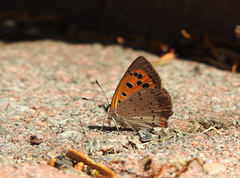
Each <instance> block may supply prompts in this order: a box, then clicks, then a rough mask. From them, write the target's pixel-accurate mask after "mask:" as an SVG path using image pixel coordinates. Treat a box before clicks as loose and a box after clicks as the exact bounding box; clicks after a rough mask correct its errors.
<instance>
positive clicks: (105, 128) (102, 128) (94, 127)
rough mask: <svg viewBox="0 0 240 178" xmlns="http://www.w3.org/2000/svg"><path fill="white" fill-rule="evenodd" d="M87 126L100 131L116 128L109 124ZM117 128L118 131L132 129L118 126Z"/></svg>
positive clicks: (115, 129)
mask: <svg viewBox="0 0 240 178" xmlns="http://www.w3.org/2000/svg"><path fill="white" fill-rule="evenodd" d="M88 128H89V129H90V130H95V129H97V130H100V131H101V130H102V131H111V132H112V131H117V128H116V127H115V126H114V127H110V126H95V125H94V126H88ZM118 129H119V131H133V130H132V129H131V128H121V127H120V128H118Z"/></svg>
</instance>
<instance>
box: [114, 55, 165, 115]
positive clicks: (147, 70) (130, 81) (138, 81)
mask: <svg viewBox="0 0 240 178" xmlns="http://www.w3.org/2000/svg"><path fill="white" fill-rule="evenodd" d="M141 88H159V89H160V88H161V79H160V77H159V75H158V73H157V72H156V71H155V69H154V68H153V66H152V64H151V63H150V62H149V61H148V60H147V59H146V58H145V57H142V56H140V57H138V58H137V59H136V60H135V61H133V63H132V64H131V65H130V66H129V68H128V69H127V71H126V72H125V74H124V76H123V77H122V79H121V81H120V82H119V84H118V86H117V89H116V91H115V93H114V95H113V99H112V103H111V108H110V112H111V111H113V110H114V109H115V108H117V107H118V105H119V104H120V103H121V102H122V101H123V100H125V99H126V98H128V97H129V96H130V95H132V94H133V93H134V92H136V91H138V90H139V89H141Z"/></svg>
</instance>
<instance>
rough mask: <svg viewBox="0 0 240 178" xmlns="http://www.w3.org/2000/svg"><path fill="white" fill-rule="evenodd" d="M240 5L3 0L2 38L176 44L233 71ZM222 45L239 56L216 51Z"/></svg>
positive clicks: (220, 1)
mask: <svg viewBox="0 0 240 178" xmlns="http://www.w3.org/2000/svg"><path fill="white" fill-rule="evenodd" d="M239 9H240V0H235V1H227V0H212V1H208V0H191V1H190V0H182V1H179V0H171V1H161V0H160V1H159V0H151V1H148V0H132V1H128V0H122V1H114V0H97V1H96V0H88V1H81V0H68V1H64V0H62V1H61V0H41V1H36V0H21V1H20V0H8V1H0V39H1V40H2V41H5V42H14V41H22V40H38V39H46V38H48V39H49V38H50V39H55V40H65V41H68V42H74V43H75V42H76V43H79V42H91V41H92V42H96V41H101V42H102V43H104V42H106V43H118V44H122V45H126V46H132V47H134V48H141V49H145V50H147V51H150V52H153V53H156V54H159V55H162V54H163V53H167V52H169V51H170V49H171V48H174V49H175V53H177V54H178V55H179V56H184V57H192V56H194V57H196V56H197V57H199V55H200V57H202V56H206V55H207V56H208V57H209V56H210V57H211V58H213V59H212V60H217V62H221V63H224V64H229V66H228V67H227V68H228V69H230V70H231V69H232V66H233V65H236V66H235V68H237V67H238V65H239V58H238V57H239V56H238V54H239V42H238V38H239V36H240V35H239V34H240V30H239V26H238V25H239V24H240V13H239ZM182 30H185V31H182ZM199 43H200V45H199ZM201 43H202V44H201ZM206 43H208V44H207V45H206ZM209 43H210V44H209ZM196 44H197V45H196ZM209 45H210V46H211V47H209ZM212 45H213V48H214V49H213V48H212ZM206 46H207V47H206ZM219 47H221V48H222V47H224V48H225V49H227V50H229V51H230V52H234V53H236V55H237V57H236V56H235V58H234V59H229V58H233V57H232V56H229V55H228V53H226V52H225V53H224V55H223V56H222V55H221V56H220V57H219V56H216V55H214V54H211V53H215V52H211V51H212V50H216V49H218V48H219ZM190 48H191V49H190ZM192 48H193V49H192ZM205 48H207V50H205ZM209 48H210V49H209ZM189 49H190V50H189ZM209 50H210V54H209ZM229 51H228V52H229ZM226 55H227V56H226ZM216 58H219V59H216ZM236 58H237V59H236ZM203 61H208V62H209V60H208V59H204V60H203ZM210 61H211V60H210ZM229 61H230V62H229ZM236 61H237V62H236ZM210 63H211V62H210ZM223 68H224V67H223Z"/></svg>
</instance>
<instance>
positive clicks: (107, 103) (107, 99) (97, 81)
mask: <svg viewBox="0 0 240 178" xmlns="http://www.w3.org/2000/svg"><path fill="white" fill-rule="evenodd" d="M95 82H96V84H97V85H98V86H99V87H100V88H101V90H102V92H103V93H104V95H105V98H106V100H107V104H108V105H109V101H108V98H107V95H106V93H105V92H104V90H103V89H102V87H101V85H100V84H99V83H98V81H97V80H95Z"/></svg>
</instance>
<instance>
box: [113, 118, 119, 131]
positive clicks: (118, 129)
mask: <svg viewBox="0 0 240 178" xmlns="http://www.w3.org/2000/svg"><path fill="white" fill-rule="evenodd" d="M112 120H113V122H114V124H115V126H116V128H117V131H118V133H120V132H119V129H118V125H117V122H116V121H115V119H114V118H112Z"/></svg>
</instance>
